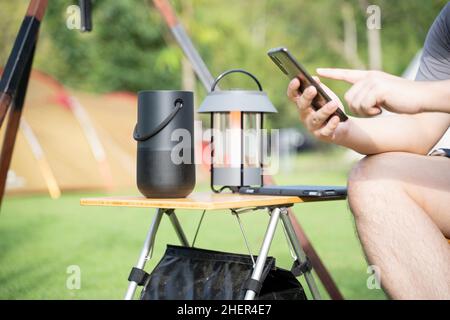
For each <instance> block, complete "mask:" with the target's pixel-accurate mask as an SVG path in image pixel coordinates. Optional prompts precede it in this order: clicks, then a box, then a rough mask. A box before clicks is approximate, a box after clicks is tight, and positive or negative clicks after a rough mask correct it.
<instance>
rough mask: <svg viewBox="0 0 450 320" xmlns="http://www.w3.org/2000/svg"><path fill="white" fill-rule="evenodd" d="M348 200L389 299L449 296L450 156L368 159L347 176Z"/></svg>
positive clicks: (400, 155)
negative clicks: (378, 269) (449, 157)
mask: <svg viewBox="0 0 450 320" xmlns="http://www.w3.org/2000/svg"><path fill="white" fill-rule="evenodd" d="M349 203H350V207H351V209H352V212H353V214H354V216H355V222H356V227H357V230H358V234H359V237H360V240H361V243H362V245H363V248H364V251H365V254H366V256H367V259H368V261H369V263H370V264H373V265H376V266H378V267H379V268H380V270H381V284H382V286H383V288H384V289H385V290H386V292H387V293H388V294H389V295H390V296H391V297H392V298H394V299H450V244H449V243H448V242H447V240H446V239H445V237H444V235H445V236H446V237H448V238H450V159H446V158H442V157H426V156H419V155H413V154H407V153H385V154H380V155H376V156H369V157H366V158H365V159H364V160H362V161H361V162H360V163H359V164H358V165H357V166H356V167H355V168H354V169H353V171H352V173H351V175H350V178H349Z"/></svg>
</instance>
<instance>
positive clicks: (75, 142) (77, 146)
mask: <svg viewBox="0 0 450 320" xmlns="http://www.w3.org/2000/svg"><path fill="white" fill-rule="evenodd" d="M136 105H137V98H136V95H134V94H131V93H120V94H119V93H115V94H108V95H104V96H99V95H94V94H87V93H79V92H69V91H68V90H67V89H66V88H64V86H63V85H62V84H60V83H59V82H58V81H56V80H55V79H53V78H51V77H50V76H48V75H45V74H43V73H42V72H39V71H36V70H33V72H32V74H31V78H30V83H29V87H28V91H27V97H26V100H25V107H24V111H23V114H22V117H23V122H26V125H27V126H28V127H29V130H28V131H27V132H24V126H22V125H21V127H20V129H19V132H18V135H17V140H16V144H15V148H14V153H13V157H12V162H11V166H10V170H9V172H8V179H7V185H6V193H7V194H14V193H36V192H49V185H51V181H50V180H51V179H52V177H53V178H54V180H56V184H57V188H59V189H60V190H61V191H63V192H64V191H66V190H117V189H125V188H126V189H130V188H134V186H135V163H136V161H135V159H136V144H135V142H134V140H133V139H132V132H133V128H134V124H135V121H136ZM77 108H78V109H77ZM5 127H6V126H3V127H2V129H1V130H0V139H2V141H3V135H4V130H5ZM25 133H26V134H25ZM40 153H42V154H41V155H39V154H40ZM45 168H46V169H45Z"/></svg>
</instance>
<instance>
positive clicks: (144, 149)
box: [133, 90, 195, 198]
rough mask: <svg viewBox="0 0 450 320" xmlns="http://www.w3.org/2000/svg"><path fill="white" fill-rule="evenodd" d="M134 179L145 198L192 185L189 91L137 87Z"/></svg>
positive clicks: (173, 194) (171, 194)
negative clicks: (151, 89)
mask: <svg viewBox="0 0 450 320" xmlns="http://www.w3.org/2000/svg"><path fill="white" fill-rule="evenodd" d="M137 118H138V120H137V125H136V127H135V130H134V134H133V136H134V139H135V140H136V141H137V142H138V143H137V172H136V181H137V186H138V189H139V191H140V192H141V193H142V194H143V195H144V196H146V197H148V198H179V197H185V196H187V195H188V194H190V193H191V192H192V190H193V189H194V186H195V163H194V95H193V93H192V92H191V91H169V90H167V91H165V90H162V91H141V92H139V94H138V117H137Z"/></svg>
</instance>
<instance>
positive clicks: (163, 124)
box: [133, 99, 183, 141]
mask: <svg viewBox="0 0 450 320" xmlns="http://www.w3.org/2000/svg"><path fill="white" fill-rule="evenodd" d="M181 108H183V100H182V99H177V100H175V108H173V110H172V112H171V113H170V114H169V115H168V116H167V117H166V118H165V119H164V120H163V121H162V122H161V123H160V124H159V125H158V126H157V127H156V128H155V129H153V130H152V131H151V132H150V133H148V134H145V135H141V134H139V133H138V130H137V124H136V125H135V127H134V132H133V138H134V140H136V141H146V140H148V139H150V138H151V137H153V136H154V135H156V134H157V133H158V132H160V131H161V130H162V129H164V128H165V127H166V126H167V125H168V124H169V122H170V121H172V119H173V118H175V116H176V115H177V113H178V111H180V110H181Z"/></svg>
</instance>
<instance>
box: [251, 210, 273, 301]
mask: <svg viewBox="0 0 450 320" xmlns="http://www.w3.org/2000/svg"><path fill="white" fill-rule="evenodd" d="M280 212H281V210H280V208H274V209H273V210H272V214H271V216H270V221H269V225H268V227H267V230H266V234H265V236H264V241H263V244H262V247H261V250H260V251H259V255H258V259H256V264H255V267H254V268H253V273H252V277H251V278H252V279H254V280H256V281H258V282H259V281H260V279H261V275H262V272H263V269H264V265H265V263H266V259H267V255H268V253H269V249H270V244H271V243H272V240H273V236H274V234H275V230H276V228H277V224H278V220H279V218H280ZM255 295H256V292H255V291H253V290H250V289H249V290H247V292H246V293H245V298H244V299H245V300H253V299H255Z"/></svg>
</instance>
